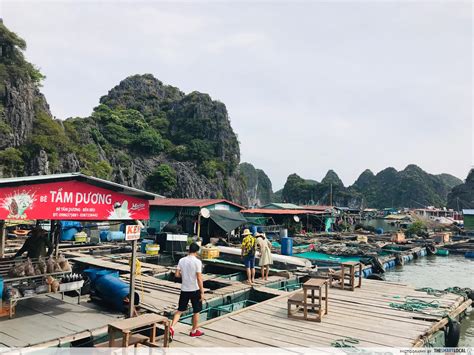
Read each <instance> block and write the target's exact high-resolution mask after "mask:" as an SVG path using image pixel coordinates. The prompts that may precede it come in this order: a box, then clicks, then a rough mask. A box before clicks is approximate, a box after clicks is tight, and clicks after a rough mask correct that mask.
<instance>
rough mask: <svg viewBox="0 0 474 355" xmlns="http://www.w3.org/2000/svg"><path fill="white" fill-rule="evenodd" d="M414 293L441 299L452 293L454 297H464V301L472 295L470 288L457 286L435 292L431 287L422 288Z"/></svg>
mask: <svg viewBox="0 0 474 355" xmlns="http://www.w3.org/2000/svg"><path fill="white" fill-rule="evenodd" d="M415 291H421V292H426V293H427V294H428V295H430V296H435V297H441V296H443V295H445V294H447V293H454V294H456V295H459V296H462V297H464V299H465V300H467V299H468V298H470V295H471V294H472V290H471V289H470V288H468V287H466V288H462V287H458V286H454V287H448V288H445V289H444V290H437V289H435V288H431V287H423V288H418V289H416V290H415Z"/></svg>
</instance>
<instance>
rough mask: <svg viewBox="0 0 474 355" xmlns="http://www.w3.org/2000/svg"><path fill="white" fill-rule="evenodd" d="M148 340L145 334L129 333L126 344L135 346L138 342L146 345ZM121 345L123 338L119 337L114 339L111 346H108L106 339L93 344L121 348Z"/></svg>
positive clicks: (98, 346) (101, 346)
mask: <svg viewBox="0 0 474 355" xmlns="http://www.w3.org/2000/svg"><path fill="white" fill-rule="evenodd" d="M148 342H149V338H148V337H147V336H146V335H141V334H132V335H130V337H129V339H128V346H134V347H137V345H138V344H144V345H147V343H148ZM122 345H123V339H122V338H119V339H114V341H113V343H112V346H110V342H109V341H108V340H107V341H104V342H103V343H99V344H96V345H94V348H109V347H112V348H121V347H122Z"/></svg>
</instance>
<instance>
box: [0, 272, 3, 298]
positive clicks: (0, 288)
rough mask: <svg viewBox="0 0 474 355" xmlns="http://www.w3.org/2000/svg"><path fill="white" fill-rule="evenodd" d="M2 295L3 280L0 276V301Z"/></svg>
mask: <svg viewBox="0 0 474 355" xmlns="http://www.w3.org/2000/svg"><path fill="white" fill-rule="evenodd" d="M2 295H3V278H2V277H1V276H0V300H1V299H2V297H3V296H2Z"/></svg>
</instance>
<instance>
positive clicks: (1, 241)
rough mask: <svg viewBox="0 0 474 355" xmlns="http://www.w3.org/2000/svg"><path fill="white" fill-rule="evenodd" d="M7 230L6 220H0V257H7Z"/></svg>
mask: <svg viewBox="0 0 474 355" xmlns="http://www.w3.org/2000/svg"><path fill="white" fill-rule="evenodd" d="M6 235H7V233H6V230H5V221H0V258H4V257H5V238H6Z"/></svg>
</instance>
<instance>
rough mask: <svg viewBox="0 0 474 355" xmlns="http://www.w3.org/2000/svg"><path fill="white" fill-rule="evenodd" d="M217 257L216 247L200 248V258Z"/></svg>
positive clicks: (217, 250)
mask: <svg viewBox="0 0 474 355" xmlns="http://www.w3.org/2000/svg"><path fill="white" fill-rule="evenodd" d="M218 257H219V249H217V248H202V251H201V258H203V259H216V258H218Z"/></svg>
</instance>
